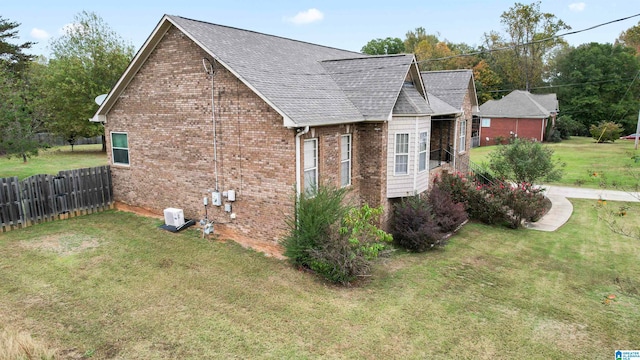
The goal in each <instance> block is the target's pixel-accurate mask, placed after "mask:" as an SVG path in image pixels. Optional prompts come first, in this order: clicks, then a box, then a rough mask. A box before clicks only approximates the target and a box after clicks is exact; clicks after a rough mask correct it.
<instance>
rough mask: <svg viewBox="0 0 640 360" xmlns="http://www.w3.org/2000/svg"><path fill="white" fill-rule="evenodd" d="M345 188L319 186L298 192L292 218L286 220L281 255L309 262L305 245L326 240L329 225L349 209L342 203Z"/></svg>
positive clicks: (314, 244)
mask: <svg viewBox="0 0 640 360" xmlns="http://www.w3.org/2000/svg"><path fill="white" fill-rule="evenodd" d="M345 194H346V189H345V188H341V189H335V188H331V187H325V186H320V187H319V188H318V190H317V191H316V192H315V193H314V194H312V195H308V194H305V193H302V194H300V197H299V199H298V204H297V207H296V212H295V215H294V217H293V218H291V219H288V220H287V225H288V227H289V235H288V236H287V237H286V238H285V239H284V241H283V245H284V248H285V253H284V254H285V256H287V257H288V258H289V260H290V261H291V262H293V263H294V264H296V265H301V266H309V264H310V262H311V260H312V259H311V256H310V254H309V249H313V248H316V247H317V246H318V245H319V244H320V243H323V242H326V237H327V236H329V234H330V232H331V227H332V226H333V225H335V224H336V223H339V222H340V221H341V220H342V218H343V217H344V216H345V215H346V214H347V212H348V211H349V207H347V206H345V205H344V197H345Z"/></svg>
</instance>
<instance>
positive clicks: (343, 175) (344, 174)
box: [340, 134, 351, 187]
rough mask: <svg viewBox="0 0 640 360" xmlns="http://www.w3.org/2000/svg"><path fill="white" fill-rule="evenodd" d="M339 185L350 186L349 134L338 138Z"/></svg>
mask: <svg viewBox="0 0 640 360" xmlns="http://www.w3.org/2000/svg"><path fill="white" fill-rule="evenodd" d="M340 185H341V186H342V187H345V186H349V185H351V134H347V135H342V136H341V138H340Z"/></svg>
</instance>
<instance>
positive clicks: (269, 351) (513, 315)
mask: <svg viewBox="0 0 640 360" xmlns="http://www.w3.org/2000/svg"><path fill="white" fill-rule="evenodd" d="M594 204H595V202H594V201H587V200H577V201H574V210H575V211H574V215H573V216H572V218H571V220H570V222H569V223H568V224H566V225H565V226H563V227H562V228H561V229H560V230H559V231H557V232H553V233H546V232H538V231H534V230H508V229H503V228H499V227H489V226H485V225H480V224H474V223H472V224H467V225H466V226H464V227H463V229H462V230H461V231H460V232H459V233H458V234H457V235H456V236H454V237H453V238H452V239H451V241H450V243H449V244H448V245H447V246H446V247H445V248H444V249H442V250H436V251H433V252H429V253H424V254H408V253H403V252H396V253H395V254H394V255H393V256H392V257H391V258H389V259H386V260H385V262H384V264H382V265H381V266H380V267H378V268H377V269H375V271H374V276H373V277H372V278H369V279H368V281H367V282H366V283H364V284H361V286H358V287H350V288H342V287H335V286H332V285H328V284H326V283H323V282H322V281H320V280H318V279H317V278H315V277H314V276H312V275H311V274H309V273H306V272H303V271H299V270H296V269H294V268H292V267H291V266H290V265H289V264H288V263H287V262H284V261H279V260H276V259H273V258H267V257H264V256H263V255H261V254H259V253H255V252H252V251H248V250H245V249H243V248H241V247H240V246H238V245H236V244H235V243H233V242H219V241H213V240H203V239H202V238H201V236H200V233H199V232H197V231H196V230H192V229H187V230H184V231H183V232H181V233H178V234H173V233H168V232H165V231H162V230H159V229H158V228H157V226H158V225H160V221H158V220H154V219H149V218H144V217H139V216H136V215H133V214H129V213H122V212H116V211H108V212H105V213H99V214H92V215H87V216H83V217H76V218H72V219H70V220H66V221H55V222H49V223H44V224H41V225H37V226H32V227H29V228H26V229H21V230H16V231H12V232H8V233H6V234H3V235H0V271H1V273H2V281H0V294H2V295H1V296H0V333H1V332H2V327H5V328H8V329H11V330H14V331H25V332H28V333H30V334H31V335H32V337H33V338H34V339H35V340H36V341H38V342H41V343H43V344H44V345H45V346H46V347H49V348H57V349H59V350H60V352H61V353H62V354H64V355H65V357H69V358H80V357H82V355H85V356H86V358H88V357H89V356H92V358H96V359H104V358H119V359H202V358H207V359H210V358H220V359H227V358H247V359H254V358H273V359H283V358H284V359H287V358H289V359H311V358H353V359H363V358H364V359H374V358H377V359H391V358H396V359H405V358H406V359H425V358H438V359H439V358H442V359H445V358H446V359H452V358H453V359H457V358H485V359H495V358H519V359H585V358H591V359H595V358H599V359H608V358H612V357H613V353H614V350H615V349H637V348H638V346H639V344H640V332H638V324H639V323H640V280H639V279H640V262H638V258H639V257H640V250H639V247H638V244H639V242H638V241H639V240H634V239H629V238H624V237H620V236H617V235H614V234H612V233H611V232H610V231H609V230H608V228H607V227H606V226H605V225H604V224H603V223H602V222H600V221H599V220H598V217H597V214H596V212H595V211H596V210H595V208H594ZM611 206H613V204H612V205H611ZM631 206H632V208H631V211H630V215H629V216H628V217H625V218H621V220H622V221H627V222H630V223H637V221H638V220H640V204H633V205H631ZM609 295H615V299H613V300H610V301H608V302H607V301H606V299H607V297H608V296H609Z"/></svg>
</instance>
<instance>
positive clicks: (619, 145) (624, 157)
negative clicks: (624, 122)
mask: <svg viewBox="0 0 640 360" xmlns="http://www.w3.org/2000/svg"><path fill="white" fill-rule="evenodd" d="M545 145H546V146H548V147H550V148H551V149H553V150H554V158H555V159H559V160H560V161H562V162H564V163H566V167H565V169H564V176H563V177H562V179H561V180H560V181H557V182H553V183H551V184H552V185H564V186H584V187H590V188H598V187H608V188H614V187H620V188H624V189H628V190H631V189H633V190H634V191H635V189H636V186H637V184H638V182H639V181H640V178H639V177H640V162H638V163H636V162H635V161H634V159H633V158H632V157H633V156H634V155H637V154H638V155H640V154H639V153H638V151H636V150H634V142H633V141H630V140H618V141H616V142H614V143H604V144H598V143H596V142H595V141H594V140H593V139H592V138H587V137H572V138H571V139H569V140H564V141H562V142H561V143H555V144H554V143H548V144H545ZM495 148H496V146H483V147H478V148H474V149H472V150H471V161H473V162H475V163H477V164H482V163H485V164H486V163H488V159H489V156H488V155H489V153H490V152H491V151H493V150H494V149H495ZM485 167H488V166H485Z"/></svg>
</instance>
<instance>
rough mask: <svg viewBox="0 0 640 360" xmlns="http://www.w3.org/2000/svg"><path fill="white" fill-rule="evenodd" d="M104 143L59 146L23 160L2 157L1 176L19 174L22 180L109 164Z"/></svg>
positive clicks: (0, 161)
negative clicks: (34, 176)
mask: <svg viewBox="0 0 640 360" xmlns="http://www.w3.org/2000/svg"><path fill="white" fill-rule="evenodd" d="M101 149H102V145H100V144H96V145H76V146H74V149H73V152H72V151H71V146H57V147H53V148H50V149H47V150H44V151H40V153H39V155H38V156H34V157H31V158H29V159H28V161H27V162H26V163H24V162H22V158H21V157H12V158H11V159H7V158H6V157H0V178H3V177H11V176H17V177H18V178H20V180H22V179H25V178H28V177H29V176H32V175H38V174H52V175H55V174H57V173H58V172H59V171H61V170H71V169H80V168H86V167H95V166H102V165H106V164H107V155H106V154H105V153H103V152H102V151H101Z"/></svg>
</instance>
